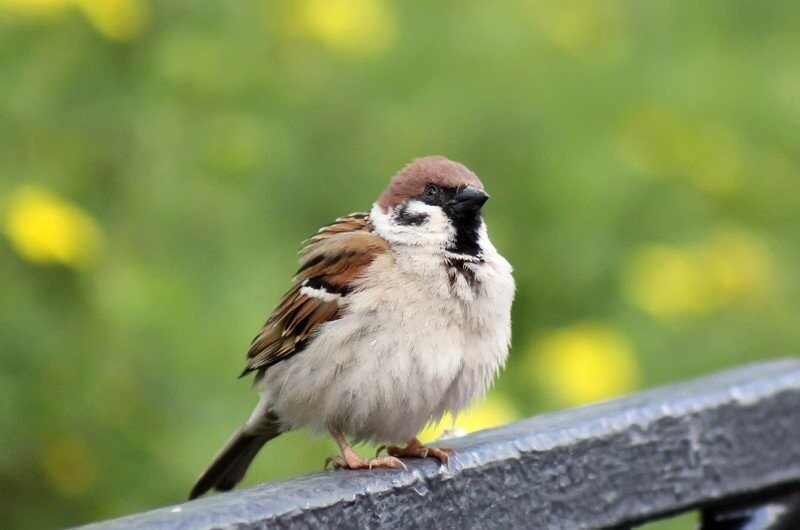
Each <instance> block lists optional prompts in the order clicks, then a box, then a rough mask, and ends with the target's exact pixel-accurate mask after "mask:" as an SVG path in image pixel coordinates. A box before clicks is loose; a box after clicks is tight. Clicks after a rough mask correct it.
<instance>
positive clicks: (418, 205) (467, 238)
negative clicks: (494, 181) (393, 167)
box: [371, 156, 489, 257]
mask: <svg viewBox="0 0 800 530" xmlns="http://www.w3.org/2000/svg"><path fill="white" fill-rule="evenodd" d="M488 199H489V195H488V194H487V193H486V192H485V191H484V189H483V183H481V181H480V179H478V177H477V176H476V175H475V173H473V172H472V171H470V170H469V169H467V167H466V166H464V165H463V164H459V163H458V162H453V161H452V160H448V159H447V158H444V157H442V156H429V157H425V158H419V159H417V160H415V161H413V162H412V163H410V164H409V165H407V166H406V167H404V168H403V169H402V170H400V171H399V172H398V173H397V174H396V175H395V176H394V177H393V178H392V180H391V182H390V183H389V186H388V187H387V188H386V189H385V190H384V192H383V193H382V194H381V196H380V197H379V198H378V201H377V202H376V203H375V207H374V208H373V214H372V216H371V217H372V219H373V223H374V224H375V228H376V231H377V232H378V233H379V234H380V235H382V236H383V237H384V238H386V239H387V240H388V241H389V243H391V244H399V245H414V246H434V247H440V248H441V249H442V250H443V251H445V252H447V253H449V254H457V255H464V256H466V257H469V256H472V257H479V256H480V251H481V248H480V241H479V240H480V235H481V232H482V231H483V230H484V229H483V219H482V216H481V208H482V207H483V205H484V203H485V202H486V201H487V200H488Z"/></svg>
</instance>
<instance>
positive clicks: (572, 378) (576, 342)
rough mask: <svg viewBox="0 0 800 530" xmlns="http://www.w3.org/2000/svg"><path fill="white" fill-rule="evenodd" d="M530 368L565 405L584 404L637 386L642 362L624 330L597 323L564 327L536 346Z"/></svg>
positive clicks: (545, 386) (530, 357)
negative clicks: (622, 332) (635, 353)
mask: <svg viewBox="0 0 800 530" xmlns="http://www.w3.org/2000/svg"><path fill="white" fill-rule="evenodd" d="M528 358H529V366H528V371H529V372H530V373H532V374H535V376H536V377H537V379H538V380H539V382H540V385H541V387H542V388H543V389H544V390H545V391H546V392H548V393H549V394H550V395H551V396H553V397H555V398H556V400H557V401H558V402H559V403H561V404H564V405H582V404H584V403H590V402H593V401H597V400H600V399H605V398H609V397H612V396H615V395H619V394H622V393H625V392H630V391H632V390H634V389H635V388H636V387H637V385H638V383H639V379H640V374H639V363H638V361H637V359H636V356H635V355H634V351H633V347H632V345H631V344H630V342H629V341H628V340H627V339H626V338H625V336H623V335H622V334H621V333H620V332H618V331H616V330H614V329H613V328H611V327H609V326H606V325H603V324H597V323H585V324H579V325H575V326H571V327H567V328H563V329H560V330H557V331H554V332H552V333H550V334H549V335H547V336H545V337H544V338H542V339H541V340H539V341H538V342H536V343H535V344H534V346H533V351H532V352H531V355H530V356H529V357H528Z"/></svg>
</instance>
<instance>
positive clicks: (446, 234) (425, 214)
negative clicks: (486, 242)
mask: <svg viewBox="0 0 800 530" xmlns="http://www.w3.org/2000/svg"><path fill="white" fill-rule="evenodd" d="M370 221H371V222H372V223H373V226H374V227H375V231H376V232H377V233H378V234H379V235H380V236H382V237H383V238H385V239H386V240H388V241H390V242H392V243H396V244H401V245H413V246H431V247H437V248H441V247H446V246H447V245H448V244H449V243H450V242H451V241H452V240H453V239H454V238H455V229H454V228H453V225H452V223H451V222H450V219H449V218H448V217H447V215H445V213H444V212H443V211H442V209H441V207H439V206H433V205H430V204H425V203H424V202H422V201H418V200H415V199H412V200H410V201H409V202H408V203H407V204H405V205H398V206H395V207H394V208H392V209H391V210H389V213H388V214H386V213H384V212H383V210H382V209H381V208H380V207H379V206H378V205H375V206H374V207H373V208H372V212H371V213H370Z"/></svg>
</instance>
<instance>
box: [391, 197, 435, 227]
mask: <svg viewBox="0 0 800 530" xmlns="http://www.w3.org/2000/svg"><path fill="white" fill-rule="evenodd" d="M427 220H428V215H427V214H424V213H412V212H409V211H408V203H405V204H404V205H403V206H401V207H400V211H398V212H397V216H396V217H395V221H396V222H397V224H399V225H403V226H419V225H421V224H422V223H424V222H425V221H427Z"/></svg>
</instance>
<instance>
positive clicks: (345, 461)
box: [325, 428, 408, 471]
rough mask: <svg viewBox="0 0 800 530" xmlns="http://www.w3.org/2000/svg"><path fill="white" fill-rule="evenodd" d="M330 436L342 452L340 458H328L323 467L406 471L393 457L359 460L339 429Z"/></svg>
mask: <svg viewBox="0 0 800 530" xmlns="http://www.w3.org/2000/svg"><path fill="white" fill-rule="evenodd" d="M331 436H333V439H334V440H336V443H337V444H338V445H339V450H341V451H342V456H329V457H328V458H326V459H325V467H326V468H327V467H328V464H330V465H331V466H333V468H334V469H372V468H376V467H388V468H394V469H398V468H403V469H405V470H406V471H408V468H407V467H406V465H405V464H404V463H403V462H401V461H400V459H399V458H397V457H395V456H391V455H390V456H376V457H375V458H361V457H360V456H358V454H357V453H356V452H355V451H354V450H353V448H352V447H350V444H348V443H347V440H346V439H345V437H344V435H343V434H342V431H340V430H339V429H336V428H333V429H331Z"/></svg>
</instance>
